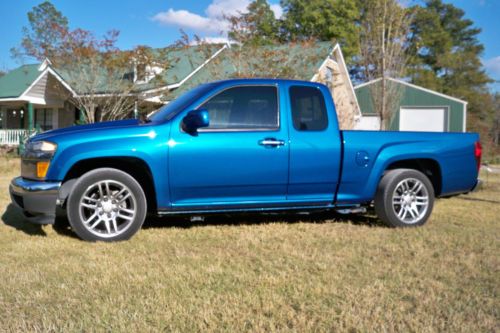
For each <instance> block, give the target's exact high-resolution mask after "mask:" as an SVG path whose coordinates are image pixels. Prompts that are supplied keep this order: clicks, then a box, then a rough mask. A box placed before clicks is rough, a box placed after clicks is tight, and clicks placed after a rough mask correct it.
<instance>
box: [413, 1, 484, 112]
mask: <svg viewBox="0 0 500 333" xmlns="http://www.w3.org/2000/svg"><path fill="white" fill-rule="evenodd" d="M414 10H415V19H414V22H413V24H412V31H411V40H410V41H411V48H410V53H411V54H413V55H415V56H414V58H413V61H412V66H411V67H410V75H411V78H412V81H413V82H414V83H416V84H419V85H422V86H424V87H426V88H429V89H434V90H437V91H440V92H443V93H445V94H449V95H452V96H455V97H458V98H462V99H465V100H467V101H469V103H470V106H471V107H472V110H474V109H476V110H477V108H478V107H479V105H478V103H479V101H478V98H479V93H480V92H482V91H485V90H486V85H487V84H488V83H489V82H491V79H490V78H489V77H488V75H487V74H486V73H485V71H484V70H483V68H482V64H481V60H480V56H481V54H482V52H483V50H484V46H483V45H482V44H481V43H480V42H479V40H478V37H477V36H478V34H479V33H480V32H481V29H479V28H476V27H474V26H473V25H474V23H473V22H472V21H471V20H469V19H466V18H464V15H465V13H464V11H463V10H461V9H459V8H457V7H455V6H454V5H452V4H445V3H443V2H442V0H427V1H426V3H425V6H416V7H415V8H414Z"/></svg>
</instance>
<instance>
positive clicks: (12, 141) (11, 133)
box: [0, 129, 28, 146]
mask: <svg viewBox="0 0 500 333" xmlns="http://www.w3.org/2000/svg"><path fill="white" fill-rule="evenodd" d="M27 133H28V131H27V130H25V129H3V130H0V145H11V146H18V145H19V141H20V140H21V138H23V137H26V135H27Z"/></svg>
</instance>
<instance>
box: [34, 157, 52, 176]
mask: <svg viewBox="0 0 500 333" xmlns="http://www.w3.org/2000/svg"><path fill="white" fill-rule="evenodd" d="M49 165H50V162H47V161H43V162H37V163H36V176H37V177H38V178H45V176H46V175H47V171H48V170H49Z"/></svg>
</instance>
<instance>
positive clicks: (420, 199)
mask: <svg viewBox="0 0 500 333" xmlns="http://www.w3.org/2000/svg"><path fill="white" fill-rule="evenodd" d="M392 208H393V209H394V213H395V214H396V216H397V217H398V219H399V220H400V221H401V222H403V223H406V224H414V223H417V222H418V221H420V220H421V219H422V218H423V217H424V216H425V214H426V213H427V209H428V208H429V193H428V191H427V188H426V187H425V185H424V184H423V183H422V182H421V181H420V180H418V179H415V178H407V179H404V180H402V181H401V182H399V183H398V185H397V186H396V188H395V189H394V193H393V195H392Z"/></svg>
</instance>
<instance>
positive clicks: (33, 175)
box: [21, 141, 57, 179]
mask: <svg viewBox="0 0 500 333" xmlns="http://www.w3.org/2000/svg"><path fill="white" fill-rule="evenodd" d="M56 149H57V145H56V144H55V143H52V142H48V141H35V142H29V141H28V142H27V143H26V147H25V150H24V153H23V155H22V159H21V176H22V177H24V178H29V179H45V177H46V176H47V172H48V170H49V166H50V161H51V160H52V157H53V156H54V154H55V152H56Z"/></svg>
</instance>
